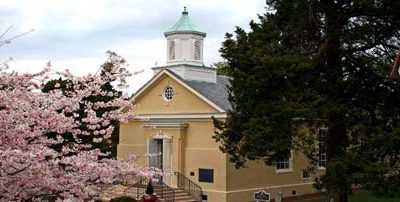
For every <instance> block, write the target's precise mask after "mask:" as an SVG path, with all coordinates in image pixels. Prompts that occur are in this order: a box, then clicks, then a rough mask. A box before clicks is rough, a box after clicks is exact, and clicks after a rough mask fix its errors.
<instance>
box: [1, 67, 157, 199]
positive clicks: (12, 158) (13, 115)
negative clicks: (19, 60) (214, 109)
mask: <svg viewBox="0 0 400 202" xmlns="http://www.w3.org/2000/svg"><path fill="white" fill-rule="evenodd" d="M122 67H123V66H121V64H120V63H118V62H117V63H114V65H113V66H112V68H111V69H110V71H108V72H105V74H104V75H102V76H96V75H88V76H84V77H75V76H73V75H71V74H70V73H68V71H67V72H62V73H58V75H59V76H61V77H62V78H63V80H64V81H67V82H65V83H62V84H60V85H55V88H54V89H53V90H51V91H49V92H48V93H43V92H41V84H42V83H45V82H46V81H47V78H48V76H49V75H51V74H53V73H52V72H51V71H50V69H48V68H46V69H45V70H44V71H42V72H39V73H36V74H29V73H18V72H13V71H9V70H8V69H7V67H6V65H0V126H1V127H0V201H35V200H37V201H41V200H53V199H54V200H55V199H61V200H62V199H70V198H73V199H78V200H79V201H85V200H92V199H94V198H96V197H98V196H99V194H101V190H100V187H99V186H98V185H99V184H102V183H112V182H114V181H117V180H121V179H123V177H124V176H125V175H128V174H129V175H142V176H143V175H151V172H147V171H146V170H144V169H141V168H140V167H138V165H137V164H136V162H134V161H129V162H123V161H121V160H112V159H105V158H102V157H103V156H104V155H105V154H104V153H102V152H100V150H99V149H93V148H92V145H91V144H88V143H87V142H86V141H82V139H81V138H86V139H91V140H92V141H93V142H101V141H102V139H107V138H109V137H110V136H111V134H112V131H113V126H112V124H111V121H113V120H115V121H122V122H126V121H127V120H129V119H131V118H133V117H134V116H133V114H130V113H122V112H119V111H118V110H116V107H117V106H118V107H122V106H125V107H129V106H131V103H130V102H129V100H128V98H124V97H118V98H115V99H112V100H107V101H106V100H96V101H94V100H91V101H90V102H89V101H88V98H90V97H92V96H94V97H96V96H97V95H102V94H104V93H105V91H104V90H103V89H102V86H104V84H105V83H107V82H110V81H112V80H116V79H118V78H123V77H125V76H127V75H128V74H127V72H126V70H124V69H122ZM64 84H65V85H66V88H67V89H68V92H67V91H63V90H62V89H61V88H59V87H61V85H64ZM106 107H112V108H113V109H114V110H108V111H107V112H104V113H103V114H102V115H101V116H100V117H99V116H96V113H97V109H99V108H106ZM77 112H84V113H85V115H86V116H85V118H82V119H76V117H78V116H79V115H80V114H79V113H77ZM82 124H84V125H85V128H84V129H83V128H81V127H80V126H81V125H82ZM103 127H106V128H105V129H104V128H103ZM67 133H68V134H71V137H68V138H73V139H74V140H73V141H71V140H70V139H67V138H65V136H64V134H67ZM46 134H53V135H52V136H48V135H46ZM53 145H60V149H59V150H58V149H57V150H55V149H52V148H51V147H52V146H53Z"/></svg>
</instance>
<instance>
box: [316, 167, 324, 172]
mask: <svg viewBox="0 0 400 202" xmlns="http://www.w3.org/2000/svg"><path fill="white" fill-rule="evenodd" d="M318 170H321V171H325V170H326V167H318Z"/></svg>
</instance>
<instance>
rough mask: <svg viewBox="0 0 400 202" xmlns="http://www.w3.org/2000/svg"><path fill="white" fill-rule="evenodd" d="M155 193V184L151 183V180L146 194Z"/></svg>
mask: <svg viewBox="0 0 400 202" xmlns="http://www.w3.org/2000/svg"><path fill="white" fill-rule="evenodd" d="M153 193H154V188H153V184H152V183H151V180H149V183H147V187H146V194H149V195H151V194H153Z"/></svg>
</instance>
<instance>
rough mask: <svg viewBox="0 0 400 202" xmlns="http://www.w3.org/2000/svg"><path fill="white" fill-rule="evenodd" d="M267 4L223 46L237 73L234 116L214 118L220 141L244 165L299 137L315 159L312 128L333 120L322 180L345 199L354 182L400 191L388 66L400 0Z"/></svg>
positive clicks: (278, 152)
mask: <svg viewBox="0 0 400 202" xmlns="http://www.w3.org/2000/svg"><path fill="white" fill-rule="evenodd" d="M266 8H267V12H266V14H264V15H263V16H260V17H259V20H260V22H258V23H256V22H253V21H252V22H250V27H251V30H250V31H249V32H245V31H244V30H243V29H241V28H237V29H236V31H235V35H233V34H229V33H228V34H226V40H225V42H224V43H223V47H222V48H221V53H222V56H223V57H224V59H226V61H227V63H228V67H229V72H230V74H231V76H232V78H233V79H232V80H231V86H230V101H231V104H232V106H233V109H232V111H230V112H229V115H230V118H229V120H227V122H226V123H223V122H220V121H217V120H215V126H216V128H217V129H218V130H217V131H216V135H215V136H214V137H215V139H216V140H217V141H218V142H219V143H220V144H221V150H222V151H224V152H226V153H228V154H230V155H231V161H232V162H234V163H235V164H236V166H237V167H241V166H244V165H245V162H246V161H247V160H249V159H250V160H254V159H258V160H263V161H265V162H266V163H267V164H273V163H274V162H275V161H276V160H277V159H279V158H281V157H283V156H286V155H288V153H289V151H290V150H291V149H295V148H298V147H299V146H300V147H301V148H302V149H303V152H304V153H305V154H306V155H307V156H308V157H309V158H310V160H311V161H312V162H313V161H314V162H315V159H316V158H315V157H316V153H315V149H314V150H313V149H310V148H312V147H313V146H314V147H315V141H316V139H315V135H314V136H313V135H310V134H312V132H313V131H314V132H315V130H316V129H318V128H319V127H321V126H324V127H327V128H328V131H327V135H326V139H325V140H324V141H326V145H327V155H328V162H327V170H326V174H325V176H324V177H323V178H322V179H321V180H322V183H323V185H324V186H325V187H326V188H327V189H328V190H329V191H330V192H331V193H333V194H338V195H339V196H340V197H339V200H340V201H347V193H348V191H349V189H350V187H351V185H353V184H358V185H363V186H364V187H366V188H379V190H382V191H386V192H387V191H396V190H397V191H398V187H399V186H398V184H399V182H400V179H399V177H400V175H399V174H400V172H399V168H400V167H399V166H400V164H399V162H400V161H399V160H400V159H399V158H400V149H399V148H397V147H396V146H395V145H396V144H399V143H400V142H399V140H400V133H399V132H400V130H399V129H400V128H399V124H400V120H399V118H400V117H399V112H400V107H399V105H398V103H397V102H398V100H400V84H399V82H398V81H397V80H394V79H392V78H389V77H388V74H389V69H390V66H391V64H393V59H394V58H395V55H396V54H395V53H396V50H397V49H398V45H399V36H400V12H398V11H399V10H400V2H399V1H395V0H378V1H376V0H375V1H373V0H353V1H351V0H339V1H334V0H326V1H309V0H294V1H292V0H290V1H289V0H268V1H267V6H266ZM304 125H307V126H308V131H309V132H308V133H306V134H305V133H304V130H301V129H300V128H301V126H304ZM297 140H300V143H301V144H300V145H299V144H295V143H296V142H298V141H297ZM380 182H382V183H380ZM396 187H397V188H396Z"/></svg>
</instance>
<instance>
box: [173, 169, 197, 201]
mask: <svg viewBox="0 0 400 202" xmlns="http://www.w3.org/2000/svg"><path fill="white" fill-rule="evenodd" d="M174 175H176V176H177V186H178V188H182V189H183V190H185V191H186V192H188V193H189V195H190V196H191V197H193V198H194V199H195V200H196V201H198V202H201V201H202V197H201V195H202V194H203V190H202V189H201V187H200V186H199V185H197V184H196V183H194V182H193V181H192V180H190V179H189V178H187V177H186V176H184V175H182V174H181V173H179V172H174Z"/></svg>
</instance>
